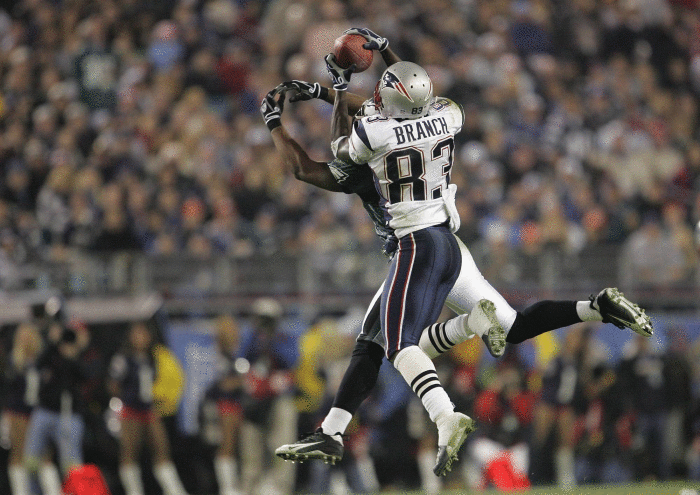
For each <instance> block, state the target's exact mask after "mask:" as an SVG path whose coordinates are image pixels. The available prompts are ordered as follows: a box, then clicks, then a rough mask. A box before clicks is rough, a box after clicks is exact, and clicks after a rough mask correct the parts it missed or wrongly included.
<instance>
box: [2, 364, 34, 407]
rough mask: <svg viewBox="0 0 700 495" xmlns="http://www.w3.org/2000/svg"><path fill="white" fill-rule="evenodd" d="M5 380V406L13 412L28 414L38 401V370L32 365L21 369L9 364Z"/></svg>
mask: <svg viewBox="0 0 700 495" xmlns="http://www.w3.org/2000/svg"><path fill="white" fill-rule="evenodd" d="M5 380H6V383H7V394H6V397H5V407H6V408H7V409H8V410H9V411H12V412H15V413H19V414H29V413H30V412H31V411H32V409H33V408H34V406H36V405H37V403H38V402H39V371H38V370H37V369H36V367H34V366H28V367H25V368H23V369H18V368H16V367H14V366H10V368H9V369H8V370H7V374H6V376H5Z"/></svg>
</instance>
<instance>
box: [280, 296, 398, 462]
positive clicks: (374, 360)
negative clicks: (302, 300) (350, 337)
mask: <svg viewBox="0 0 700 495" xmlns="http://www.w3.org/2000/svg"><path fill="white" fill-rule="evenodd" d="M383 290H384V284H382V286H381V287H380V288H379V290H378V291H377V293H376V294H375V296H374V297H373V298H372V302H371V303H370V305H369V307H368V309H367V312H366V313H365V317H364V319H363V321H362V331H361V333H360V335H359V336H358V338H357V342H356V343H355V348H354V349H353V351H352V357H351V358H350V364H349V365H348V368H347V369H346V370H345V374H344V375H343V379H342V381H341V383H340V387H339V388H338V391H337V392H336V395H335V399H334V401H333V407H332V408H331V410H330V411H329V412H328V414H327V415H326V417H325V418H324V420H323V423H322V424H321V427H320V428H319V429H318V430H317V431H316V432H314V433H312V434H311V435H307V436H305V437H303V438H301V439H300V440H299V441H297V442H294V443H291V444H287V445H282V446H281V447H279V448H277V450H275V454H276V455H278V456H279V457H281V458H283V459H285V460H288V461H298V462H303V461H305V460H307V459H321V460H323V461H324V462H327V463H330V464H335V463H336V462H337V461H339V460H340V459H341V458H342V457H343V450H344V449H343V434H344V433H345V430H346V428H347V427H348V425H349V424H350V421H351V420H352V417H353V415H354V414H355V412H357V409H358V408H359V407H360V404H361V403H362V402H363V401H364V400H365V399H366V398H367V397H368V396H369V394H370V392H371V391H372V389H373V388H374V385H375V384H376V383H377V377H378V376H379V368H380V366H381V364H382V360H383V359H384V347H383V343H384V338H383V335H382V332H381V326H380V325H379V314H380V302H381V295H382V292H383Z"/></svg>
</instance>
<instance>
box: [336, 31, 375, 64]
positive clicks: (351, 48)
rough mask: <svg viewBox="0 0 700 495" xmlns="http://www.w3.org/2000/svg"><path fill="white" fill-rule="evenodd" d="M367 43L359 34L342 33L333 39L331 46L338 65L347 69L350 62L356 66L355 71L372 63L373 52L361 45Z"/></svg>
mask: <svg viewBox="0 0 700 495" xmlns="http://www.w3.org/2000/svg"><path fill="white" fill-rule="evenodd" d="M365 43H367V40H366V39H365V38H364V37H362V36H360V35H359V34H344V35H343V36H341V37H340V38H337V39H336V40H335V45H334V46H333V54H334V55H335V58H336V60H337V61H338V65H340V66H341V67H342V68H344V69H347V68H348V67H350V66H351V65H352V64H355V65H356V66H357V68H356V69H355V72H362V71H364V70H367V68H368V67H369V66H370V65H372V59H373V58H374V52H372V50H366V49H365V48H363V47H362V45H364V44H365Z"/></svg>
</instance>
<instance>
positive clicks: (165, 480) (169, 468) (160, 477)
mask: <svg viewBox="0 0 700 495" xmlns="http://www.w3.org/2000/svg"><path fill="white" fill-rule="evenodd" d="M153 475H154V476H155V477H156V480H157V481H158V484H159V485H160V487H161V488H162V490H163V494H164V495H187V492H186V491H185V487H184V486H182V481H180V477H179V476H178V474H177V470H176V469H175V464H173V463H172V462H161V463H159V464H157V465H155V466H154V467H153Z"/></svg>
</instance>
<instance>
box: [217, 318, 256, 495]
mask: <svg viewBox="0 0 700 495" xmlns="http://www.w3.org/2000/svg"><path fill="white" fill-rule="evenodd" d="M216 342H217V351H218V352H217V362H216V369H217V380H216V382H215V384H214V387H213V389H212V391H211V393H212V394H213V397H214V398H215V400H216V404H217V407H218V410H219V418H220V420H221V443H220V445H219V449H218V451H217V453H216V458H215V459H214V472H215V474H216V481H217V483H218V484H219V495H236V494H238V493H239V491H238V488H239V481H238V472H239V469H238V461H237V457H238V455H237V454H238V445H239V436H240V428H241V421H242V419H243V410H242V402H243V401H242V395H243V393H244V392H243V376H244V374H245V373H246V372H247V371H248V369H247V367H246V364H245V362H243V361H239V360H238V359H237V356H238V348H239V328H238V323H237V322H236V320H235V319H234V318H233V317H231V316H230V315H221V316H219V317H218V318H217V320H216ZM241 363H244V364H241Z"/></svg>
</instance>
